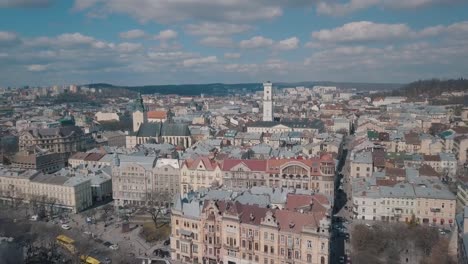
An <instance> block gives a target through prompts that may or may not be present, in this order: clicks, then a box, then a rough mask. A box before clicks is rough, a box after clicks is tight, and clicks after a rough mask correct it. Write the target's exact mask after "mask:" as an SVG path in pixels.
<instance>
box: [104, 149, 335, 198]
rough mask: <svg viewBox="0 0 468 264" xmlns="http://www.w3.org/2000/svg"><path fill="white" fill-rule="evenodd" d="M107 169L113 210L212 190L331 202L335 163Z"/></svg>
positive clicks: (118, 158)
mask: <svg viewBox="0 0 468 264" xmlns="http://www.w3.org/2000/svg"><path fill="white" fill-rule="evenodd" d="M112 163H113V165H112V184H113V198H114V200H115V201H116V202H115V203H116V205H126V204H133V205H145V204H146V203H147V201H148V199H149V195H150V194H151V193H154V192H168V193H188V192H191V191H198V190H201V189H204V188H209V187H212V186H225V187H226V188H230V189H242V188H249V187H254V186H267V187H283V188H294V189H302V190H311V191H315V192H318V193H323V194H326V195H329V196H330V197H333V194H334V176H335V160H334V159H333V158H332V156H331V155H330V154H324V155H322V156H321V157H317V158H311V159H269V160H240V159H225V160H221V161H216V160H214V159H210V158H208V157H199V158H197V159H187V160H184V161H178V160H177V159H157V158H156V157H154V156H128V155H115V156H114V160H113V162H112Z"/></svg>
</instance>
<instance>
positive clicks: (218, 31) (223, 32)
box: [185, 22, 252, 36]
mask: <svg viewBox="0 0 468 264" xmlns="http://www.w3.org/2000/svg"><path fill="white" fill-rule="evenodd" d="M251 28H252V27H251V26H249V25H245V24H232V23H222V22H218V23H214V22H203V23H200V24H189V25H187V26H186V27H185V30H186V31H187V33H189V34H191V35H196V36H227V35H233V34H238V33H243V32H245V31H248V30H250V29H251Z"/></svg>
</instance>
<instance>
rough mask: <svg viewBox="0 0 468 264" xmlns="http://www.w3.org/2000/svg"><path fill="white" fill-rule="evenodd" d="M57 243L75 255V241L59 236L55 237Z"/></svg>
mask: <svg viewBox="0 0 468 264" xmlns="http://www.w3.org/2000/svg"><path fill="white" fill-rule="evenodd" d="M56 240H57V243H58V244H59V245H61V246H62V247H64V248H65V249H66V250H68V251H69V252H70V253H72V254H75V253H76V248H75V245H74V243H75V240H73V239H71V238H69V237H67V236H65V235H59V236H57V239H56Z"/></svg>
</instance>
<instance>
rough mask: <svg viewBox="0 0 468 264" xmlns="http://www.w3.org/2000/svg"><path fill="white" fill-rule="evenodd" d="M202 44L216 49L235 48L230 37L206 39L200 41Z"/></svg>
mask: <svg viewBox="0 0 468 264" xmlns="http://www.w3.org/2000/svg"><path fill="white" fill-rule="evenodd" d="M200 44H202V45H204V46H208V47H215V48H228V47H232V46H233V44H234V43H233V42H232V39H231V38H228V37H215V36H212V37H206V38H203V39H201V40H200Z"/></svg>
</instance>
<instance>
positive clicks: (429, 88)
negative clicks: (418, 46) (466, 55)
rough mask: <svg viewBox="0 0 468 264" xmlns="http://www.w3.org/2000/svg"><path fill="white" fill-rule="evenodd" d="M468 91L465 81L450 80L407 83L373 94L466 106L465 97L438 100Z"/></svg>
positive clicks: (467, 83) (466, 100)
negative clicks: (443, 96) (445, 94)
mask: <svg viewBox="0 0 468 264" xmlns="http://www.w3.org/2000/svg"><path fill="white" fill-rule="evenodd" d="M459 91H468V80H467V79H463V78H461V79H450V80H439V79H431V80H420V81H416V82H412V83H409V84H407V85H405V86H403V87H401V88H400V89H395V90H393V91H389V92H384V93H379V94H375V95H374V96H373V97H377V96H388V95H391V96H405V97H407V98H409V99H410V100H422V99H426V98H427V99H428V100H430V101H431V103H433V104H465V105H466V104H467V102H468V98H467V97H466V96H465V97H452V98H440V96H441V95H442V93H444V92H447V93H450V92H459Z"/></svg>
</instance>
